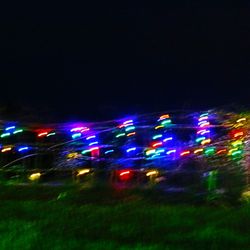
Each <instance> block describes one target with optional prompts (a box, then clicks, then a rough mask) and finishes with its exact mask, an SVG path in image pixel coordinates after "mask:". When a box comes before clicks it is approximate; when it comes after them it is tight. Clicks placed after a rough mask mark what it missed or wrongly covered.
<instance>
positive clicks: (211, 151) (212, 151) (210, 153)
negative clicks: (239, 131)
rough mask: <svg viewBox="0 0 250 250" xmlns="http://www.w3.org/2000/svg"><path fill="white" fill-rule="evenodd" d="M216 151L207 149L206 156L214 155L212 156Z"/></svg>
mask: <svg viewBox="0 0 250 250" xmlns="http://www.w3.org/2000/svg"><path fill="white" fill-rule="evenodd" d="M214 151H215V148H207V149H206V150H205V154H206V155H212V154H214Z"/></svg>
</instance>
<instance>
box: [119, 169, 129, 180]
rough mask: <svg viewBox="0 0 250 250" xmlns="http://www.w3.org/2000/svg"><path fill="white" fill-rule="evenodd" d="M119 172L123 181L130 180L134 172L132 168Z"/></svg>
mask: <svg viewBox="0 0 250 250" xmlns="http://www.w3.org/2000/svg"><path fill="white" fill-rule="evenodd" d="M118 174H119V179H120V180H121V181H128V180H129V179H131V177H132V172H131V171H130V170H120V171H119V172H118Z"/></svg>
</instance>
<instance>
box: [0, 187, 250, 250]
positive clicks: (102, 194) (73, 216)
mask: <svg viewBox="0 0 250 250" xmlns="http://www.w3.org/2000/svg"><path fill="white" fill-rule="evenodd" d="M0 199H1V206H0V214H1V218H0V232H1V241H0V249H102V250H104V249H145V250H149V249H152V250H155V249H234V250H235V249H249V247H250V237H249V233H250V227H249V225H250V206H249V205H247V204H238V205H234V206H232V205H226V204H216V205H215V204H207V203H202V202H201V203H200V202H197V203H195V202H193V201H192V202H191V201H190V202H187V201H185V202H181V201H179V202H173V201H170V200H169V201H168V200H167V199H163V198H162V197H160V196H159V197H157V195H156V194H155V193H150V192H148V191H143V192H142V191H138V190H134V191H122V190H116V191H114V190H110V189H105V188H91V189H86V190H81V188H80V187H79V186H70V187H46V186H36V185H32V186H4V185H2V186H1V189H0Z"/></svg>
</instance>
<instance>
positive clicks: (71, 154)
mask: <svg viewBox="0 0 250 250" xmlns="http://www.w3.org/2000/svg"><path fill="white" fill-rule="evenodd" d="M67 156H68V158H74V159H75V158H77V156H78V153H70V154H68V155H67Z"/></svg>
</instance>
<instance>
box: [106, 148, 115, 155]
mask: <svg viewBox="0 0 250 250" xmlns="http://www.w3.org/2000/svg"><path fill="white" fill-rule="evenodd" d="M113 152H114V150H113V149H110V150H107V151H106V152H104V154H105V155H107V154H110V153H113Z"/></svg>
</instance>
